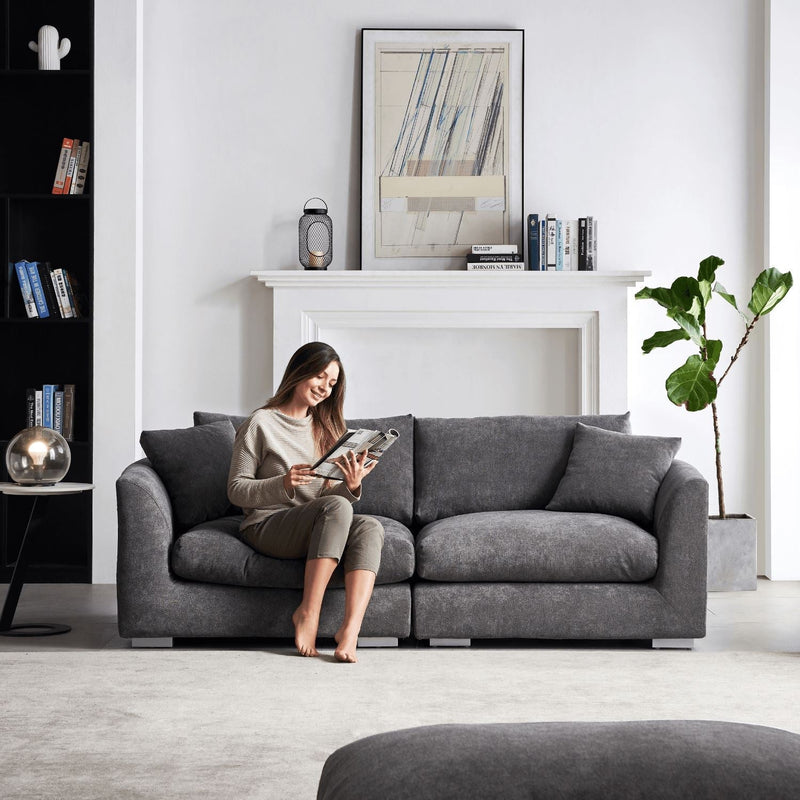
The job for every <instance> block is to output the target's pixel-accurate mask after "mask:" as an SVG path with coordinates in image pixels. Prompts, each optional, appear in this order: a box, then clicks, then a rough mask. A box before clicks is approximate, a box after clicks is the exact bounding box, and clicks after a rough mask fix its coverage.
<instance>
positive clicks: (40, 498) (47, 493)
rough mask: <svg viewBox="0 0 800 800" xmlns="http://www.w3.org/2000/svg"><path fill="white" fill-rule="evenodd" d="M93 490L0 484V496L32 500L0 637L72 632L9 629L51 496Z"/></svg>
mask: <svg viewBox="0 0 800 800" xmlns="http://www.w3.org/2000/svg"><path fill="white" fill-rule="evenodd" d="M92 489H94V484H93V483H64V482H62V483H56V484H54V485H53V486H30V485H28V486H21V485H20V484H17V483H0V493H2V494H7V495H28V496H30V497H33V506H32V507H31V513H30V516H29V517H28V524H27V525H26V526H25V533H24V534H23V536H22V543H21V544H20V546H19V553H18V555H17V561H16V564H14V572H13V574H12V575H11V583H9V585H8V594H7V595H6V600H5V603H4V604H3V612H2V614H1V615H0V636H53V635H55V634H58V633H68V632H69V631H71V630H72V628H71V627H70V626H69V625H55V624H51V623H48V622H31V623H18V624H16V625H13V624H12V622H13V620H14V613H15V612H16V610H17V603H18V602H19V595H20V592H21V591H22V585H23V583H24V574H25V570H26V569H27V567H28V560H29V558H30V542H31V541H32V540H33V537H34V536H35V535H36V534H37V532H38V531H39V529H40V528H41V527H42V523H43V522H44V519H45V510H46V508H47V504H48V502H49V500H50V498H51V497H52V496H53V495H61V494H80V493H81V492H88V491H91V490H92Z"/></svg>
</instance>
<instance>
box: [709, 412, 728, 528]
mask: <svg viewBox="0 0 800 800" xmlns="http://www.w3.org/2000/svg"><path fill="white" fill-rule="evenodd" d="M711 414H712V416H713V418H714V450H715V451H716V455H717V500H718V502H719V516H720V519H725V493H724V491H723V490H722V450H721V449H720V442H719V438H720V437H719V419H718V418H717V404H716V403H712V404H711Z"/></svg>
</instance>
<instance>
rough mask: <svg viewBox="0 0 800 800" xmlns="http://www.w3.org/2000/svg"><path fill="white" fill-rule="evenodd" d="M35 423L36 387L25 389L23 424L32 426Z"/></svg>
mask: <svg viewBox="0 0 800 800" xmlns="http://www.w3.org/2000/svg"><path fill="white" fill-rule="evenodd" d="M35 424H36V389H26V390H25V426H26V427H28V428H32V427H33V426H34V425H35Z"/></svg>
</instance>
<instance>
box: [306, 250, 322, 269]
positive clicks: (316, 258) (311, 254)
mask: <svg viewBox="0 0 800 800" xmlns="http://www.w3.org/2000/svg"><path fill="white" fill-rule="evenodd" d="M308 266H309V267H317V268H319V267H324V266H325V253H323V252H322V251H321V250H309V251H308Z"/></svg>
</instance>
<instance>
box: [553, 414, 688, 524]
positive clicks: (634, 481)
mask: <svg viewBox="0 0 800 800" xmlns="http://www.w3.org/2000/svg"><path fill="white" fill-rule="evenodd" d="M680 446H681V440H680V439H679V438H674V437H673V438H664V437H659V436H633V435H631V434H628V433H615V432H614V431H606V430H603V429H602V428H594V427H592V426H590V425H584V424H583V423H582V422H579V423H577V426H576V428H575V437H574V439H573V442H572V452H571V453H570V456H569V461H568V462H567V469H566V471H565V473H564V477H563V478H561V481H560V483H559V484H558V488H557V489H556V493H555V495H553V499H552V500H551V501H550V502H549V503H548V504H547V507H546V508H547V510H548V511H585V512H596V513H598V514H611V515H613V516H615V517H624V518H625V519H629V520H631V522H635V523H636V524H637V525H640V526H642V527H643V528H650V527H652V524H653V510H654V508H655V502H656V494H657V493H658V488H659V486H661V481H662V480H664V476H665V475H666V474H667V470H669V468H670V466H671V465H672V460H673V458H675V454H676V453H677V452H678V448H680Z"/></svg>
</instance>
